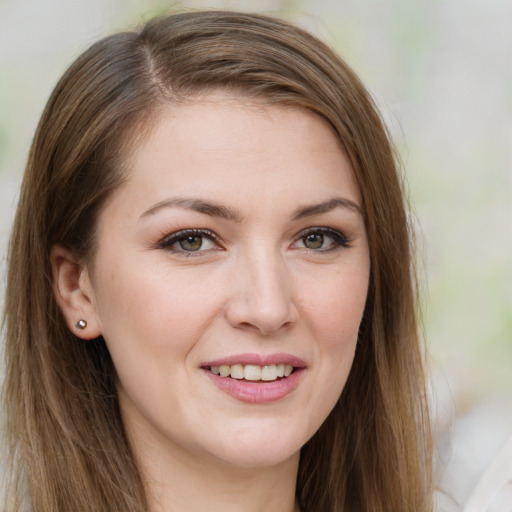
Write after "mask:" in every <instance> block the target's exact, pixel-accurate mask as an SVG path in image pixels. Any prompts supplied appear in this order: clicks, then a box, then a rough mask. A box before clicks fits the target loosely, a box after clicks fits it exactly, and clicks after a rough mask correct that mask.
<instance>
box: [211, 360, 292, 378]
mask: <svg viewBox="0 0 512 512" xmlns="http://www.w3.org/2000/svg"><path fill="white" fill-rule="evenodd" d="M210 371H211V372H212V373H214V374H215V375H220V376H221V377H231V378H232V379H239V380H240V379H245V380H252V381H258V380H263V381H273V380H276V379H277V378H278V377H288V376H289V375H290V374H291V373H292V372H293V366H292V365H291V364H269V365H266V366H259V365H256V364H246V365H243V364H233V365H231V366H228V365H222V366H211V367H210Z"/></svg>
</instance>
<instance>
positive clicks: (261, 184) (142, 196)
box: [122, 91, 360, 207]
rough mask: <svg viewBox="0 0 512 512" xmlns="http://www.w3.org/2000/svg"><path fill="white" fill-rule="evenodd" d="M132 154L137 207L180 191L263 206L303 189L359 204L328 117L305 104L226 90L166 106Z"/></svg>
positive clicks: (130, 175)
mask: <svg viewBox="0 0 512 512" xmlns="http://www.w3.org/2000/svg"><path fill="white" fill-rule="evenodd" d="M130 153H131V155H130V157H129V159H128V169H127V179H126V182H125V185H124V187H122V188H124V189H126V190H124V194H126V193H127V192H128V191H129V192H130V195H131V199H130V201H132V204H133V205H134V206H135V204H136V203H139V202H141V201H144V200H147V201H153V202H157V201H159V200H165V198H166V197H168V196H169V195H175V194H176V193H179V194H180V195H185V196H193V197H197V196H201V197H210V196H212V195H214V196H216V197H218V198H219V199H220V200H222V201H227V202H231V201H233V202H239V203H241V204H242V205H247V204H250V203H251V202H254V201H259V202H260V207H262V205H263V204H264V203H272V202H276V201H277V202H278V203H285V202H286V199H287V198H293V200H294V201H295V202H296V201H297V200H298V199H299V198H300V196H301V195H303V196H304V195H306V196H310V197H309V199H310V202H314V201H316V200H318V201H320V200H323V199H325V197H326V196H328V195H332V190H333V189H336V190H337V192H339V193H343V194H344V195H346V196H347V197H348V198H350V199H351V200H353V201H354V202H356V203H360V195H359V189H358V187H357V184H356V181H355V178H354V174H353V172H352V169H351V166H350V163H349V161H348V159H347V157H346V156H345V153H344V151H343V148H342V145H341V143H340V141H339V138H338V136H337V135H336V133H335V132H334V130H333V129H332V127H331V126H330V124H329V123H328V122H327V121H325V120H324V119H323V118H321V117H320V116H319V115H317V114H315V113H313V112H312V111H309V110H307V109H303V108H298V107H291V106H283V105H275V104H272V105H270V104H269V103H268V102H266V101H264V100H259V99H247V98H245V97H243V96H241V95H237V94H232V93H229V92H225V91H216V92H214V93H209V94H204V95H198V96H194V97H192V98H189V99H187V100H185V101H182V102H179V103H174V104H168V105H166V106H164V107H163V108H162V109H161V110H160V111H159V114H158V116H157V117H156V118H155V120H154V122H153V124H152V126H151V130H149V131H148V135H147V136H146V137H145V138H144V140H143V141H142V142H141V143H140V144H138V145H137V147H136V148H135V150H133V151H131V152H130ZM315 196H318V197H315ZM302 202H307V201H306V198H304V199H303V201H302ZM141 207H142V205H141Z"/></svg>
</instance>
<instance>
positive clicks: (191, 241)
mask: <svg viewBox="0 0 512 512" xmlns="http://www.w3.org/2000/svg"><path fill="white" fill-rule="evenodd" d="M178 243H179V246H180V248H181V249H183V250H184V251H198V250H199V249H201V247H202V245H203V237H201V236H197V235H191V236H187V237H184V238H182V239H181V240H180V241H179V242H178Z"/></svg>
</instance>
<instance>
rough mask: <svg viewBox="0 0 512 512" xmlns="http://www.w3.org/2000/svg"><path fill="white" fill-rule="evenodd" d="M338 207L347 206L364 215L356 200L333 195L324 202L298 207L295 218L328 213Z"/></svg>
mask: <svg viewBox="0 0 512 512" xmlns="http://www.w3.org/2000/svg"><path fill="white" fill-rule="evenodd" d="M336 208H346V209H348V210H352V211H354V212H355V213H358V214H359V215H361V217H364V214H363V210H362V208H361V207H360V206H359V205H358V204H357V203H355V202H354V201H351V200H350V199H347V198H345V197H333V198H332V199H329V200H328V201H324V202H322V203H317V204H312V205H308V206H303V207H301V208H298V209H297V210H295V214H294V215H293V220H299V219H303V218H305V217H313V216H314V215H321V214H322V213H328V212H330V211H332V210H334V209H336Z"/></svg>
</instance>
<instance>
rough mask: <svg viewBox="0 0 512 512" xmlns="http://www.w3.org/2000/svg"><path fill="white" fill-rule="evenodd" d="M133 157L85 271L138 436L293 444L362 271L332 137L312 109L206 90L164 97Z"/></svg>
mask: <svg viewBox="0 0 512 512" xmlns="http://www.w3.org/2000/svg"><path fill="white" fill-rule="evenodd" d="M129 164H130V170H129V173H128V179H127V181H126V183H125V184H124V185H123V186H122V187H121V188H120V189H119V190H118V191H117V192H116V193H115V194H114V195H113V197H112V198H111V200H110V201H109V203H108V204H107V206H106V208H105V209H104V210H103V212H102V214H101V216H100V219H99V225H98V228H99V229H98V239H97V253H96V255H95V259H94V266H93V270H91V272H90V275H88V277H87V278H86V279H85V281H83V282H85V283H86V287H88V293H89V294H90V297H91V303H92V307H93V308H94V313H93V315H92V316H93V322H92V325H97V329H98V334H102V335H103V336H104V339H105V342H106V344H107V346H108V349H109V351H110V353H111V355H112V358H113V361H114V365H115V368H116V370H117V374H118V390H119V400H120V407H121V411H122V414H123V418H124V421H125V423H126V426H127V430H128V432H129V435H130V437H131V439H132V442H133V443H134V444H135V449H136V450H137V448H140V447H144V450H149V451H151V450H152V451H153V452H154V456H156V457H160V456H171V457H181V458H187V457H192V458H194V460H203V461H207V460H209V461H216V462H217V463H219V462H220V461H223V462H225V463H227V464H230V465H235V466H245V467H263V466H267V465H272V464H277V463H279V462H282V461H285V460H289V459H290V458H292V457H296V456H297V454H298V452H299V450H300V448H301V447H302V446H303V445H304V443H305V442H306V441H307V440H308V439H309V438H310V437H311V436H312V435H313V434H314V433H315V431H316V430H317V429H318V428H319V426H320V425H321V424H322V422H323V421H324V420H325V418H326V417H327V415H328V414H329V412H330V411H331V410H332V408H333V407H334V405H335V403H336V401H337V400H338V397H339V395H340V393H341V391H342V389H343V386H344V384H345V382H346V379H347V376H348V374H349V371H350V368H351V365H352V360H353V357H354V351H355V348H356V340H357V335H358V328H359V323H360V320H361V316H362V313H363V308H364V305H365V300H366V294H367V286H368V276H369V256H368V244H367V238H366V233H365V225H364V220H363V215H362V211H361V208H362V206H361V196H360V193H359V190H358V186H357V184H356V181H355V179H354V175H353V172H352V170H351V166H350V164H349V162H348V160H347V158H346V157H345V155H344V153H343V151H342V150H341V148H340V145H339V142H338V140H337V138H336V136H335V135H334V133H333V131H332V129H331V128H330V127H329V125H328V124H327V123H326V122H325V121H324V120H322V119H321V118H320V117H319V116H317V115H315V114H313V113H311V112H309V111H306V110H301V109H294V108H285V107H280V106H268V105H265V104H263V103H255V102H249V101H248V100H245V99H243V98H240V97H237V96H234V95H231V96H228V95H227V94H221V93H215V94H209V95H206V96H203V97H201V98H196V99H195V100H194V101H190V102H187V103H184V104H181V105H179V106H169V108H168V110H166V111H165V112H164V113H163V115H161V118H160V120H159V122H158V123H157V125H156V127H155V129H154V131H152V132H151V135H150V136H149V137H148V139H147V140H146V141H145V142H144V143H143V144H142V145H141V146H140V147H139V148H138V149H137V150H136V151H134V153H133V154H132V156H131V160H130V162H129ZM90 320H91V318H89V319H88V321H90ZM290 371H291V372H292V373H291V374H290V375H288V374H289V372H290ZM283 373H284V375H283ZM287 375H288V376H287Z"/></svg>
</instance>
